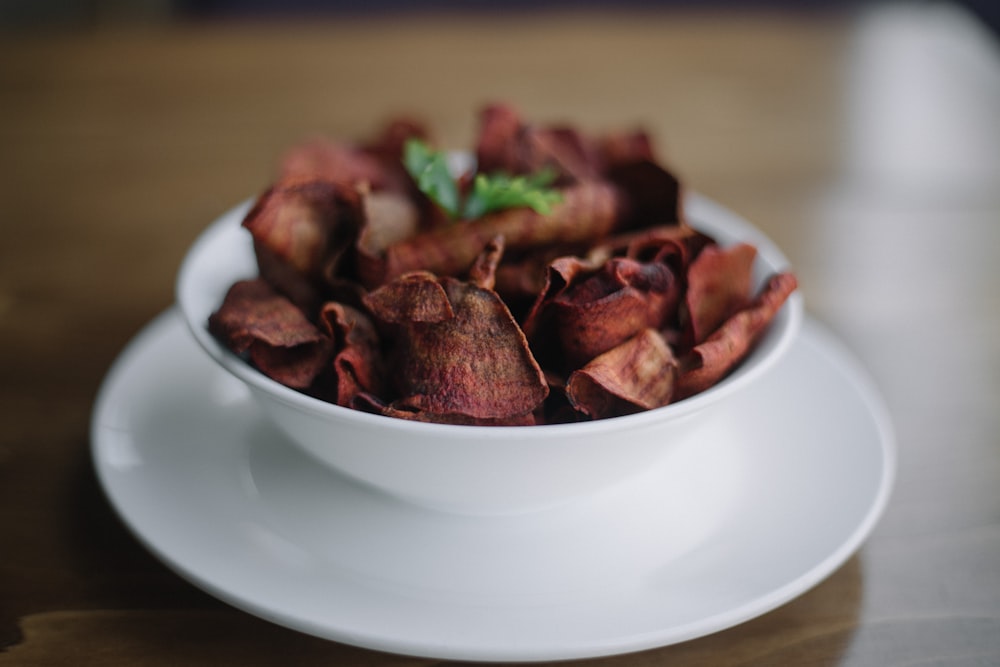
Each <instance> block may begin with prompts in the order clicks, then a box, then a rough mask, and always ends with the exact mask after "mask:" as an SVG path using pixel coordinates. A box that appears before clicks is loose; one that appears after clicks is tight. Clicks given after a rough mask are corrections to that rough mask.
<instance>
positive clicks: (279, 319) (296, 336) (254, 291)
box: [208, 280, 330, 389]
mask: <svg viewBox="0 0 1000 667" xmlns="http://www.w3.org/2000/svg"><path fill="white" fill-rule="evenodd" d="M208 329H209V331H211V333H212V335H214V336H215V337H216V338H218V339H219V340H221V341H222V342H223V343H224V344H225V345H226V347H228V348H229V349H230V350H232V351H233V352H235V353H236V354H247V355H248V356H249V358H250V361H251V362H252V363H253V365H254V366H256V367H257V368H258V369H259V370H260V371H261V372H262V373H264V374H265V375H267V376H268V377H270V378H272V379H274V380H277V381H278V382H280V383H282V384H284V385H287V386H289V387H293V388H295V389H304V388H306V387H308V386H309V385H311V384H312V382H313V380H315V379H316V376H317V375H319V373H320V372H321V371H322V370H323V368H324V367H325V366H326V363H327V361H328V360H329V358H330V340H329V338H327V337H326V336H324V335H323V334H322V333H321V332H320V330H319V329H317V328H316V327H315V326H314V325H313V324H312V323H311V322H310V321H309V320H308V319H306V317H305V315H303V314H302V311H300V310H299V309H298V308H296V307H295V306H294V305H293V304H292V302H291V301H289V300H288V299H286V298H285V297H283V296H281V295H280V294H278V293H277V292H275V291H274V289H273V288H271V286H270V285H268V284H267V283H266V282H264V281H263V280H244V281H240V282H237V283H235V284H234V285H233V286H232V287H230V288H229V292H228V293H227V294H226V298H225V300H224V301H223V302H222V306H221V307H220V308H219V310H218V311H216V312H215V313H212V315H211V316H210V317H209V319H208Z"/></svg>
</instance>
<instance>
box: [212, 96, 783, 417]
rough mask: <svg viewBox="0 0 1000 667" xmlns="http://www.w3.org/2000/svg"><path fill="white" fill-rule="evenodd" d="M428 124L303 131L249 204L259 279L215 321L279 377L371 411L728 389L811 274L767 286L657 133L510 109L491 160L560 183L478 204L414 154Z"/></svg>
mask: <svg viewBox="0 0 1000 667" xmlns="http://www.w3.org/2000/svg"><path fill="white" fill-rule="evenodd" d="M412 138H419V139H421V140H423V141H429V132H428V130H427V128H425V127H424V126H422V125H421V124H419V123H416V122H413V121H412V120H407V119H399V120H395V121H392V122H390V123H388V124H387V125H386V127H385V128H384V130H383V131H382V132H381V133H380V134H379V136H377V138H376V139H375V140H374V141H371V142H367V143H353V142H343V141H329V140H325V139H324V140H313V141H310V142H308V143H306V144H303V145H300V146H296V147H294V148H292V149H291V150H290V151H289V152H288V153H287V154H286V156H285V158H284V159H283V160H282V164H281V168H280V173H279V174H278V176H277V178H276V180H275V182H274V183H273V185H271V187H270V188H268V189H267V190H266V191H265V192H264V193H263V194H262V195H261V196H260V197H259V198H258V199H257V201H256V203H255V205H254V206H253V207H252V209H251V210H250V212H249V213H248V214H247V216H246V218H245V220H244V221H243V226H244V227H245V228H246V229H247V230H248V232H249V233H250V234H251V235H252V237H253V244H254V251H255V254H256V259H257V264H258V267H259V277H257V278H255V279H253V280H246V281H240V282H238V283H236V284H234V285H233V286H232V287H231V289H230V290H229V292H228V294H227V295H226V297H225V300H224V302H223V303H222V304H221V306H220V307H219V309H218V310H217V311H216V312H215V313H213V314H212V316H211V317H210V319H209V322H208V326H209V329H210V331H211V332H212V333H213V335H215V336H216V337H217V338H218V339H219V340H220V341H222V342H223V343H224V344H225V345H226V346H227V347H228V348H229V349H231V350H232V351H233V352H235V353H237V354H239V355H242V356H243V357H244V358H245V359H246V360H247V362H248V363H250V364H252V365H253V366H254V367H256V368H257V369H258V370H259V371H260V372H262V373H264V374H266V375H267V376H269V377H271V378H273V379H274V380H276V381H278V382H280V383H282V384H284V385H287V386H289V387H292V388H295V389H297V390H300V391H302V392H305V393H307V394H310V395H312V396H315V397H317V398H319V399H322V400H325V401H329V402H333V403H336V404H338V405H342V406H346V407H350V408H354V409H357V410H364V411H366V412H373V413H377V414H382V415H387V416H391V417H398V418H403V419H411V420H419V421H430V422H439V423H450V424H477V425H532V424H548V423H561V422H576V421H586V420H593V419H602V418H608V417H615V416H620V415H625V414H630V413H634V412H639V411H643V410H649V409H653V408H657V407H661V406H664V405H667V404H669V403H671V402H675V401H678V400H681V399H683V398H685V397H688V396H691V395H693V394H696V393H698V392H701V391H703V390H705V389H706V388H708V387H711V386H712V385H714V384H715V383H716V382H718V381H719V380H720V379H722V378H723V377H724V376H725V375H727V374H728V373H729V372H730V371H731V370H732V369H733V368H734V367H735V366H736V365H737V364H738V363H739V362H740V361H741V360H742V359H743V358H744V357H745V356H746V354H747V353H748V352H749V350H750V349H751V348H752V346H753V345H754V344H755V342H756V341H757V340H758V339H759V338H760V336H761V335H762V334H763V332H764V330H765V329H766V328H767V326H768V324H769V323H770V321H771V320H772V319H773V317H774V315H775V313H776V312H777V311H778V309H779V308H780V307H781V305H782V304H783V303H784V301H785V300H786V299H787V298H788V296H789V295H790V294H791V293H792V292H793V291H794V290H795V288H796V279H795V276H794V275H793V274H791V273H779V274H776V275H773V276H771V277H770V278H769V279H768V280H767V282H766V283H765V285H764V286H763V287H762V288H761V289H759V290H757V291H756V292H755V291H754V290H753V284H752V280H751V267H752V265H753V263H754V259H755V256H756V249H755V248H754V247H753V246H750V245H747V244H737V245H733V246H730V247H722V246H721V245H719V244H718V243H717V242H716V241H715V240H714V239H712V238H711V237H709V236H707V235H706V234H704V233H702V232H700V231H698V230H696V229H694V228H693V227H691V226H690V225H689V224H688V222H687V221H686V220H685V216H684V212H683V206H682V197H681V187H680V184H679V183H678V180H677V178H676V176H675V175H674V174H673V173H672V172H671V171H670V170H668V169H667V168H665V167H664V166H663V165H662V164H660V162H659V161H658V160H657V159H656V157H655V156H654V151H653V148H652V145H651V142H650V139H649V137H648V136H647V135H646V134H645V133H643V132H641V131H636V132H623V133H611V134H607V135H604V136H599V137H593V136H586V135H585V134H584V133H582V132H580V131H578V130H577V129H574V128H572V127H565V126H537V125H533V124H530V123H527V122H525V121H524V120H523V119H522V118H521V116H520V115H519V113H518V112H517V111H516V110H514V109H512V108H510V107H508V106H505V105H500V104H497V105H492V106H489V107H487V108H485V109H484V110H483V111H482V112H481V115H480V119H479V129H478V136H477V137H476V142H475V158H476V162H475V170H476V172H477V173H481V174H494V173H503V174H508V175H519V174H526V175H527V174H536V173H538V172H539V171H540V170H543V169H544V170H547V171H551V172H552V173H553V174H554V181H553V182H552V187H553V188H555V189H556V190H557V192H558V195H559V196H558V201H557V203H555V204H554V205H553V206H552V208H551V210H549V211H547V212H538V211H537V210H534V209H532V208H529V207H524V206H519V207H514V208H507V209H504V210H498V211H492V212H490V213H486V214H484V215H482V216H480V217H478V218H475V219H459V220H455V219H452V218H450V217H449V216H448V215H446V214H445V212H444V211H442V210H441V207H440V206H438V205H437V204H436V203H435V202H434V201H433V200H432V199H431V198H429V197H428V196H427V194H425V192H424V191H422V190H421V189H420V188H419V187H418V185H417V183H416V182H415V180H414V178H413V177H412V176H411V174H410V173H409V172H408V171H407V169H406V168H405V166H404V164H403V151H404V146H405V144H406V142H407V141H408V140H410V139H412ZM473 176H474V174H464V175H461V176H460V177H459V185H460V187H462V188H466V189H467V188H469V187H471V183H472V178H473Z"/></svg>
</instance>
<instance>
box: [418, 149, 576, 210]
mask: <svg viewBox="0 0 1000 667" xmlns="http://www.w3.org/2000/svg"><path fill="white" fill-rule="evenodd" d="M403 165H404V166H405V167H406V170H407V171H408V172H409V173H410V175H411V176H412V177H413V180H414V181H416V183H417V187H418V188H420V191H421V192H423V193H424V194H425V195H427V196H428V197H429V198H430V199H431V200H432V201H434V203H436V204H437V205H438V206H440V207H441V208H442V209H443V210H444V211H445V212H447V213H448V215H449V216H451V217H452V218H453V219H462V220H474V219H476V218H479V217H482V216H483V215H486V214H487V213H490V212H492V211H499V210H503V209H508V208H517V207H520V206H527V207H529V208H531V209H534V210H535V211H537V212H538V213H541V214H543V215H545V214H547V213H549V212H550V211H551V210H552V206H553V205H554V204H557V203H559V202H560V201H562V195H561V194H560V193H559V191H558V190H556V189H554V188H552V187H550V186H551V185H552V183H553V182H554V181H555V178H556V174H555V172H554V171H553V170H551V169H544V170H542V171H540V172H538V173H536V174H529V175H521V176H510V175H508V174H504V173H495V174H476V175H475V177H474V178H473V181H472V188H471V190H470V191H469V192H468V193H467V194H466V195H465V197H464V198H463V197H462V196H461V193H460V191H459V187H458V183H457V182H456V181H455V178H454V177H453V176H452V175H451V172H450V171H449V170H448V164H447V160H446V159H445V154H444V153H443V152H441V151H435V150H432V149H431V148H430V147H429V146H427V144H425V143H424V142H423V141H421V140H420V139H409V140H407V142H406V144H405V145H404V147H403Z"/></svg>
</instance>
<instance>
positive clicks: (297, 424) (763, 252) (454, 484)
mask: <svg viewBox="0 0 1000 667" xmlns="http://www.w3.org/2000/svg"><path fill="white" fill-rule="evenodd" d="M249 205H250V204H249V203H245V204H243V205H241V206H239V207H237V208H234V209H233V210H231V211H229V212H228V213H226V214H225V215H223V216H222V217H221V218H220V219H219V220H217V221H216V222H215V223H213V224H212V225H211V226H210V227H209V228H208V229H207V230H206V231H205V232H204V233H203V234H202V235H201V236H200V237H199V238H198V239H197V240H196V241H195V243H194V245H193V246H192V247H191V249H190V251H189V253H188V255H187V256H186V258H185V260H184V262H183V264H182V266H181V269H180V273H179V276H178V281H177V300H178V303H179V306H180V310H181V312H182V313H183V316H184V319H185V320H186V322H187V325H188V327H189V328H190V330H191V333H192V334H193V335H194V337H195V339H196V340H197V341H198V343H199V344H200V345H201V347H202V348H204V350H205V351H206V352H207V353H208V355H209V356H210V357H211V358H212V359H213V360H214V361H215V362H216V363H218V364H219V365H220V366H221V367H222V368H224V369H226V371H228V372H229V373H232V374H233V375H234V376H236V377H237V378H239V379H240V380H242V381H243V382H244V383H245V384H246V386H247V387H248V388H249V390H250V392H251V394H252V395H253V396H254V398H255V399H256V401H257V402H258V404H259V407H260V410H261V413H262V414H263V415H264V416H265V417H266V418H267V419H269V420H270V421H272V422H273V423H274V424H275V425H276V426H277V427H278V429H279V430H280V431H282V432H283V433H284V434H286V435H287V436H288V438H289V439H290V441H291V442H293V443H295V444H297V445H298V446H300V447H301V448H302V449H304V450H306V451H307V452H308V453H309V454H311V455H312V456H313V457H315V459H316V460H317V461H318V462H320V463H322V464H325V465H328V466H332V467H333V468H335V469H336V470H338V471H340V472H341V473H344V474H346V475H349V476H351V477H353V478H355V479H357V480H361V481H363V482H366V483H368V484H370V485H372V486H374V487H376V488H378V489H381V490H383V491H385V492H388V493H390V494H394V495H396V496H398V497H400V498H403V499H405V500H407V501H411V502H415V503H418V504H422V505H426V506H430V507H434V508H437V509H443V510H448V511H455V512H461V513H490V514H495V513H512V512H523V511H529V510H533V509H539V508H544V507H547V506H552V505H555V504H558V503H561V502H564V501H568V500H571V499H573V498H576V497H580V496H583V495H588V494H592V493H596V492H598V491H600V490H602V489H606V488H608V487H611V486H613V485H616V484H619V483H624V482H627V481H628V480H629V479H630V478H632V477H634V476H636V475H639V474H640V473H641V472H643V471H645V470H647V469H649V468H650V467H651V466H652V465H653V464H655V463H656V462H657V461H658V460H661V459H662V458H664V456H665V455H666V454H667V453H668V452H669V451H670V449H671V448H672V447H673V446H675V445H676V443H678V442H680V441H682V440H686V439H689V438H697V437H698V431H699V427H701V426H704V425H705V424H706V423H707V422H708V421H709V420H710V419H711V418H712V415H713V414H717V411H719V410H724V409H725V407H726V403H727V400H728V399H729V398H731V397H733V396H734V395H736V394H737V393H739V392H743V391H747V390H749V389H750V388H751V387H752V386H753V384H754V382H755V381H756V380H757V379H758V378H760V377H761V376H762V375H763V374H764V373H765V372H766V371H767V370H768V369H769V368H771V367H772V366H773V365H774V364H775V362H777V361H778V359H779V358H781V356H782V355H783V354H784V353H785V352H786V351H787V350H788V349H789V347H790V346H791V344H792V342H793V340H794V339H795V336H796V335H797V332H798V330H799V327H800V324H801V321H802V311H803V306H802V299H801V295H800V293H799V292H798V291H796V292H795V293H793V294H792V295H791V297H790V298H789V299H788V301H787V302H786V303H785V304H784V306H783V307H782V308H781V310H780V311H779V313H778V315H777V316H776V318H775V319H774V321H773V322H772V323H771V326H770V327H769V329H768V331H767V333H766V334H765V335H764V337H763V339H762V340H761V341H760V342H759V344H758V345H757V346H756V347H755V348H754V349H753V350H752V352H751V353H750V355H749V356H748V357H747V358H746V359H745V360H744V361H743V363H742V364H740V366H739V367H738V368H737V369H735V370H734V371H733V372H732V373H731V374H730V375H729V376H727V377H726V378H725V379H724V380H722V381H721V382H719V383H718V384H717V385H715V386H714V387H712V388H711V389H708V390H707V391H704V392H702V393H700V394H697V395H695V396H692V397H690V398H687V399H685V400H682V401H678V402H677V403H675V404H672V405H668V406H665V407H663V408H658V409H655V410H649V411H647V412H642V413H638V414H634V415H629V416H624V417H616V418H612V419H603V420H596V421H592V422H585V423H573V424H551V425H544V426H489V427H487V426H458V425H450V424H430V423H422V422H411V421H407V420H403V419H395V418H390V417H383V416H381V415H374V414H368V413H365V412H360V411H356V410H351V409H348V408H343V407H340V406H337V405H333V404H330V403H326V402H323V401H320V400H318V399H315V398H312V397H309V396H306V395H305V394H302V393H300V392H297V391H295V390H293V389H289V388H288V387H285V386H283V385H281V384H279V383H277V382H275V381H273V380H271V379H269V378H268V377H266V376H264V375H263V374H261V373H259V372H258V371H256V370H255V369H254V368H252V367H251V366H249V365H248V364H247V363H246V362H244V361H243V360H242V359H241V358H239V357H238V356H236V355H235V354H233V353H232V352H230V351H229V350H228V349H226V348H225V347H224V346H222V345H221V344H220V343H219V342H218V341H217V340H216V339H215V338H214V337H213V336H212V335H211V334H210V333H209V332H208V329H207V322H208V317H209V315H210V314H211V313H212V312H213V311H215V310H216V309H217V308H218V307H219V305H220V304H221V303H222V300H223V297H224V296H225V294H226V291H227V290H228V289H229V287H230V285H232V284H233V283H234V282H235V281H237V280H240V279H243V278H251V277H254V276H256V275H257V266H256V262H255V259H254V254H253V248H252V244H251V239H250V235H249V233H248V232H247V231H246V230H244V229H243V228H242V227H241V226H240V223H241V222H242V219H243V217H244V215H245V214H246V212H247V210H248V207H249ZM686 212H687V215H688V218H689V220H690V222H691V224H692V225H693V226H695V227H696V228H698V229H701V230H703V231H705V232H707V233H709V234H711V235H712V236H714V237H715V238H716V239H717V240H718V241H719V242H720V243H721V244H723V245H728V244H730V243H733V242H736V241H747V242H749V243H752V244H753V245H755V246H756V247H757V250H758V257H757V260H756V265H755V267H754V273H755V275H754V278H755V280H756V281H757V283H758V285H759V284H761V283H762V282H763V281H764V280H765V279H766V278H767V276H768V275H770V274H771V273H773V272H775V271H778V270H783V269H787V268H788V266H789V263H788V261H787V260H786V258H785V257H784V256H783V255H782V254H781V252H780V251H779V250H778V249H777V248H776V247H775V246H774V244H773V243H772V242H771V241H770V240H768V239H767V238H766V237H765V236H764V235H763V234H762V233H761V232H760V231H759V230H757V229H756V228H755V227H753V226H752V225H750V224H749V223H748V222H746V221H745V220H743V219H741V218H740V217H739V216H737V215H735V214H733V213H732V212H730V211H728V210H727V209H725V208H723V207H721V206H719V205H718V204H716V203H714V202H712V201H710V200H708V199H706V198H704V197H701V196H698V195H688V198H687V201H686Z"/></svg>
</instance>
